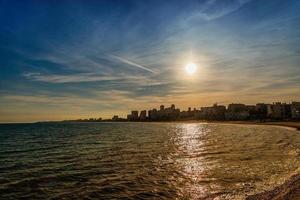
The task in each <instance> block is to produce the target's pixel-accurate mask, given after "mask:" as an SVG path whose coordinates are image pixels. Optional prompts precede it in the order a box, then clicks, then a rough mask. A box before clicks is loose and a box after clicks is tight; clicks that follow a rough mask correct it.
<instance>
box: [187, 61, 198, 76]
mask: <svg viewBox="0 0 300 200" xmlns="http://www.w3.org/2000/svg"><path fill="white" fill-rule="evenodd" d="M196 70H197V65H196V64H194V63H188V64H187V65H186V66H185V71H186V73H187V74H188V75H192V74H194V73H195V72H196Z"/></svg>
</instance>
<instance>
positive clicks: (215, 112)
mask: <svg viewBox="0 0 300 200" xmlns="http://www.w3.org/2000/svg"><path fill="white" fill-rule="evenodd" d="M225 112H226V107H225V106H219V105H217V104H214V105H213V106H212V107H202V108H201V109H200V111H199V112H196V113H195V118H196V119H202V120H224V119H225Z"/></svg>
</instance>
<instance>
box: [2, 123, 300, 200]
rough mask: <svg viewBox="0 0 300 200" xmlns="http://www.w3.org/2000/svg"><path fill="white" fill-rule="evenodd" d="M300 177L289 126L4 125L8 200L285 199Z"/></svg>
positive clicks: (299, 151) (299, 144)
mask: <svg viewBox="0 0 300 200" xmlns="http://www.w3.org/2000/svg"><path fill="white" fill-rule="evenodd" d="M299 174H300V132H299V131H296V130H294V129H289V128H285V127H277V126H264V125H242V124H219V123H216V124H214V123H185V122H182V123H142V122H140V123H139V122H137V123H129V122H128V123H127V122H121V123H118V122H111V123H109V122H108V123H106V122H103V123H102V122H99V123H96V122H95V123H93V122H91V123H33V124H2V125H0V199H5V200H9V199H51V200H54V199H205V200H209V199H215V200H218V199H234V200H239V199H248V200H251V199H285V198H287V196H286V195H285V194H287V193H289V192H290V191H291V190H292V189H294V188H297V187H299V182H300V180H299ZM293 198H294V199H296V198H297V197H295V196H294V197H293ZM299 199H300V198H299Z"/></svg>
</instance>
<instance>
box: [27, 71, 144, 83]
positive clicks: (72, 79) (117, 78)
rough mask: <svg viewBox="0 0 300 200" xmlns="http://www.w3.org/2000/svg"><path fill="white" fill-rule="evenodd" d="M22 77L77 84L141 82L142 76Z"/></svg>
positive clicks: (49, 75)
mask: <svg viewBox="0 0 300 200" xmlns="http://www.w3.org/2000/svg"><path fill="white" fill-rule="evenodd" d="M23 76H24V77H25V78H27V79H29V80H32V81H41V82H48V83H78V82H97V81H125V82H130V81H137V80H142V79H144V78H145V77H144V76H132V75H122V74H121V75H109V74H96V73H77V74H68V75H58V74H41V73H31V72H30V73H24V74H23Z"/></svg>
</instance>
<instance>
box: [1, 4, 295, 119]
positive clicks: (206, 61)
mask: <svg viewBox="0 0 300 200" xmlns="http://www.w3.org/2000/svg"><path fill="white" fill-rule="evenodd" d="M299 10H300V1H299V0H186V1H182V0H178V1H176V0H167V1H156V0H151V1H148V0H135V1H126V0H108V1H105V0H97V1H96V0H89V1H85V0H82V1H80V0H69V1H68V0H60V1H56V0H54V1H53V0H51V1H50V0H49V1H46V0H35V1H28V0H24V1H19V0H0V122H4V123H5V122H34V121H47V120H63V119H78V118H89V117H102V118H111V117H112V115H114V114H118V115H119V116H121V117H125V116H126V114H127V113H128V112H130V110H141V109H146V110H148V109H151V108H157V107H159V105H161V104H164V105H165V106H169V105H170V104H172V103H174V104H175V105H176V106H177V107H180V108H181V109H182V110H186V109H187V108H188V107H196V108H200V107H201V106H208V105H212V104H213V103H219V104H225V105H226V104H229V103H232V102H236V103H247V104H255V103H258V102H266V103H272V102H275V101H282V102H290V101H299V100H300V12H299ZM188 63H194V64H196V65H197V70H196V72H195V73H194V74H192V75H189V74H187V73H186V72H185V66H186V64H188Z"/></svg>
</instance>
